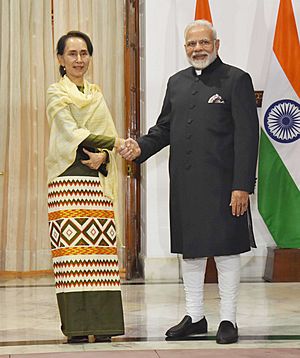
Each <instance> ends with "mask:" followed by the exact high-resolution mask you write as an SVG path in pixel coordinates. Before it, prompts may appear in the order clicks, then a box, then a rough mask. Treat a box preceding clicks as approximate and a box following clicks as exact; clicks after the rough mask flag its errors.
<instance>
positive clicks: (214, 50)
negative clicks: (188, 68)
mask: <svg viewBox="0 0 300 358" xmlns="http://www.w3.org/2000/svg"><path fill="white" fill-rule="evenodd" d="M219 46H220V43H219V40H214V39H213V33H212V31H211V30H210V29H208V28H207V27H203V26H195V27H192V28H191V29H190V30H189V31H188V33H187V34H186V39H185V45H184V47H185V52H186V55H187V58H188V61H189V63H190V64H191V65H192V66H194V67H195V68H196V69H199V70H203V69H204V68H205V67H207V66H208V65H210V64H211V63H212V62H213V61H214V60H215V59H216V57H217V55H218V50H219Z"/></svg>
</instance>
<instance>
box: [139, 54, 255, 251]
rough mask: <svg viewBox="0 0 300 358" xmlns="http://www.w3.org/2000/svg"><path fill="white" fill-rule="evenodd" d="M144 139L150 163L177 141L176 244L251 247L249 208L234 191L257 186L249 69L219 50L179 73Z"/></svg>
mask: <svg viewBox="0 0 300 358" xmlns="http://www.w3.org/2000/svg"><path fill="white" fill-rule="evenodd" d="M138 143H139V145H140V147H141V150H142V154H141V156H140V157H139V158H138V159H137V160H136V161H137V162H138V163H142V162H144V161H145V160H146V159H148V158H149V157H150V156H152V155H153V154H155V153H157V152H158V151H159V150H161V149H162V148H163V147H165V146H167V145H170V162H169V170H170V220H171V251H172V252H173V253H181V254H183V257H184V258H195V257H205V256H223V255H234V254H238V253H242V252H246V251H249V250H250V244H251V241H252V239H253V237H251V236H252V226H251V219H250V211H248V213H247V214H245V215H242V216H240V217H234V216H233V215H232V213H231V207H230V206H229V204H230V198H231V192H232V190H244V191H247V192H249V193H253V191H254V186H255V171H256V160H257V148H258V116H257V109H256V102H255V95H254V90H253V85H252V81H251V78H250V76H249V74H247V73H246V72H244V71H242V70H240V69H238V68H236V67H233V66H229V65H227V64H224V63H223V62H222V61H221V60H220V58H219V57H218V58H217V59H216V60H215V61H214V62H213V63H212V64H210V65H209V66H208V67H207V68H206V69H204V70H203V71H202V73H201V75H200V76H197V74H196V72H195V69H194V68H193V67H189V68H187V69H185V70H182V71H180V72H178V73H176V74H175V75H173V76H172V77H171V78H170V79H169V81H168V86H167V91H166V95H165V99H164V103H163V107H162V111H161V113H160V116H159V118H158V120H157V123H156V124H155V126H153V127H152V128H150V130H149V132H148V134H146V135H144V136H142V137H140V138H139V139H138Z"/></svg>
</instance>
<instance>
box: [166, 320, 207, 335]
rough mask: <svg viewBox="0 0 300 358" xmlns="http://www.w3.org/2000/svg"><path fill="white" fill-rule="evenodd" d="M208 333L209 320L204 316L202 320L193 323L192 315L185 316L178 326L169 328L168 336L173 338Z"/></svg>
mask: <svg viewBox="0 0 300 358" xmlns="http://www.w3.org/2000/svg"><path fill="white" fill-rule="evenodd" d="M201 333H207V321H206V318H205V317H203V318H202V319H201V320H200V321H198V322H195V323H192V318H191V317H190V316H184V318H183V320H182V321H181V322H180V323H178V324H177V325H176V326H174V327H171V328H170V329H168V330H167V332H166V336H167V337H171V338H179V337H186V336H189V335H190V334H201Z"/></svg>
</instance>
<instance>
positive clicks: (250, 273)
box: [141, 255, 266, 281]
mask: <svg viewBox="0 0 300 358" xmlns="http://www.w3.org/2000/svg"><path fill="white" fill-rule="evenodd" d="M141 263H142V265H143V268H144V278H145V281H178V280H180V279H181V278H182V277H181V269H180V261H179V257H178V256H176V255H174V257H159V258H157V257H141ZM265 264H266V256H265V255H262V256H256V255H242V256H241V268H242V270H241V281H247V280H250V281H252V280H253V281H260V280H262V278H263V275H264V270H265Z"/></svg>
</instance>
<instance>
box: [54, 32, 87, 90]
mask: <svg viewBox="0 0 300 358" xmlns="http://www.w3.org/2000/svg"><path fill="white" fill-rule="evenodd" d="M57 57H58V61H59V63H60V65H62V66H64V67H65V69H66V74H67V76H68V77H69V79H70V80H71V81H72V82H74V83H75V84H77V85H82V84H83V76H84V74H85V73H86V71H87V70H88V68H89V63H90V55H89V52H88V49H87V45H86V42H85V41H84V40H83V39H82V38H80V37H70V38H68V39H67V41H66V47H65V50H64V53H63V55H58V56H57Z"/></svg>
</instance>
